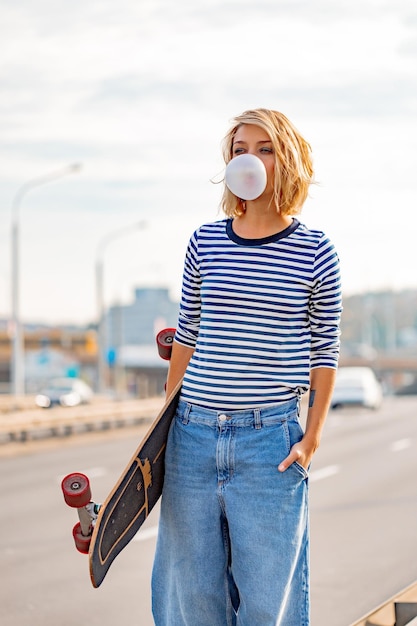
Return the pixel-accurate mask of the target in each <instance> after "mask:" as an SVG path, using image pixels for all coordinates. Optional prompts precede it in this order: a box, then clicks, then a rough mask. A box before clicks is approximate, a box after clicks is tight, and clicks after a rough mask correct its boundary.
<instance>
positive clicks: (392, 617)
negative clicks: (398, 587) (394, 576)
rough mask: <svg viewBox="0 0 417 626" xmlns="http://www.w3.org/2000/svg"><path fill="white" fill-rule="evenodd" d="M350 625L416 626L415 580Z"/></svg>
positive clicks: (416, 598) (416, 590)
mask: <svg viewBox="0 0 417 626" xmlns="http://www.w3.org/2000/svg"><path fill="white" fill-rule="evenodd" d="M350 626H417V581H416V582H414V583H413V584H412V585H410V586H409V587H406V588H405V589H403V590H402V591H400V592H399V593H397V594H396V595H395V596H393V597H392V598H390V599H389V600H387V601H386V602H384V603H383V604H381V605H380V606H379V607H377V608H375V609H374V610H373V611H371V612H370V613H368V614H367V615H364V616H363V617H361V619H359V620H358V621H357V622H355V623H354V624H351V625H350Z"/></svg>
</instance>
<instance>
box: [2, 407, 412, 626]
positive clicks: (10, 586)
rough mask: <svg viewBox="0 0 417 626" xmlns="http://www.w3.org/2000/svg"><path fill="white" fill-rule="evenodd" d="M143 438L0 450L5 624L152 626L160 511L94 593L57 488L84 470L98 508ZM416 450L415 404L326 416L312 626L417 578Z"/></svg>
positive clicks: (121, 436) (318, 465) (135, 434)
mask: <svg viewBox="0 0 417 626" xmlns="http://www.w3.org/2000/svg"><path fill="white" fill-rule="evenodd" d="M143 431H144V427H137V428H132V429H129V430H123V431H122V430H117V431H112V432H110V433H92V434H88V435H87V434H86V435H82V436H75V437H73V438H69V439H64V440H50V441H47V442H36V443H31V444H7V445H3V446H1V447H0V502H1V508H0V528H1V534H0V568H1V572H2V584H1V585H0V623H1V624H2V625H4V626H75V625H77V624H83V626H99V625H100V626H114V624H121V623H129V624H137V625H138V626H152V624H153V622H152V618H151V611H150V572H151V567H152V559H153V552H154V548H155V539H156V524H157V517H158V512H157V511H154V512H153V513H152V514H151V516H150V518H149V519H148V521H147V523H146V525H145V527H144V528H143V529H141V531H140V532H139V533H138V535H137V537H136V538H135V539H134V540H133V542H132V543H131V544H130V545H129V546H128V548H127V549H126V550H125V551H124V552H123V553H122V554H121V555H120V556H119V557H118V559H117V561H116V562H115V563H114V564H113V566H112V568H111V570H110V572H109V574H108V576H107V578H106V580H105V581H104V582H103V585H102V587H100V588H99V589H93V588H92V587H91V585H90V581H89V575H88V566H87V558H86V557H85V556H84V555H81V554H79V553H77V552H76V550H75V549H74V547H73V543H72V536H71V529H72V526H73V525H74V524H75V522H76V513H75V511H73V510H71V509H70V508H68V507H67V506H66V505H65V503H64V501H63V498H62V494H61V490H60V480H61V478H62V476H63V475H65V474H66V473H68V472H70V471H75V470H77V471H84V472H86V473H87V474H89V475H90V477H91V480H92V485H93V497H94V498H95V499H96V500H98V501H100V500H102V499H103V498H104V497H105V496H106V494H107V492H108V491H109V489H110V488H111V487H112V486H113V483H114V481H115V479H116V478H117V477H118V475H119V473H120V471H121V470H122V469H123V468H124V466H125V465H126V463H127V461H128V459H129V458H130V456H131V454H132V452H133V451H134V449H135V447H136V444H137V442H138V440H139V439H140V436H141V432H143ZM416 452H417V398H415V397H401V398H386V399H385V402H384V405H383V407H382V408H381V409H380V410H378V411H375V412H373V411H366V410H363V409H353V408H350V409H342V410H340V411H332V412H331V413H330V414H329V417H328V421H327V424H326V428H325V432H324V436H323V440H322V445H321V447H320V449H319V451H318V452H317V454H316V456H315V459H314V464H313V468H312V471H311V476H310V499H311V541H312V548H311V569H312V581H311V582H312V626H348V625H349V624H351V623H352V622H353V621H354V620H356V619H358V618H359V617H361V616H362V615H363V614H364V613H366V612H367V611H369V610H371V609H372V608H374V607H375V606H376V605H377V604H379V603H381V602H383V601H384V600H386V599H387V598H388V597H390V596H391V595H393V594H394V593H395V592H397V591H399V590H400V589H402V588H403V587H405V586H406V585H408V584H410V583H411V582H413V581H414V580H417V531H416V529H417V480H416V475H417V454H416ZM173 626H174V625H173ZM196 626H198V623H196ZM257 626H261V625H257Z"/></svg>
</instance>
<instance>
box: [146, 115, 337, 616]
mask: <svg viewBox="0 0 417 626" xmlns="http://www.w3.org/2000/svg"><path fill="white" fill-rule="evenodd" d="M241 154H250V155H255V156H257V157H258V158H259V159H260V160H261V161H262V162H263V164H264V166H265V170H266V186H265V189H264V191H263V192H262V193H261V195H259V196H258V197H257V198H255V199H254V200H247V201H244V200H243V199H242V198H239V197H237V196H236V195H235V194H233V193H232V192H231V191H230V189H228V188H227V187H225V190H224V195H223V200H222V207H223V209H224V211H225V213H226V216H227V218H226V219H225V220H221V221H219V222H216V223H213V224H207V225H205V226H202V227H201V228H200V229H198V230H197V231H196V232H195V233H194V234H193V236H192V237H191V239H190V243H189V246H188V250H187V254H186V259H185V267H184V277H183V291H182V300H181V305H180V314H179V319H178V327H177V332H176V336H175V341H174V346H173V350H172V358H171V363H170V368H169V375H168V382H167V394H168V395H169V394H170V392H171V391H172V390H173V389H174V387H175V386H176V384H177V383H178V382H179V381H180V379H182V378H183V385H182V391H181V398H180V402H179V406H178V410H177V415H176V417H175V420H174V422H173V424H172V427H171V431H170V436H169V441H168V444H167V451H166V476H165V484H164V492H163V496H162V503H161V517H160V527H159V537H158V545H157V551H156V556H155V563H154V571H153V577H152V585H153V613H154V619H155V624H156V626H226V625H227V626H230V625H239V626H308V625H309V623H310V621H309V555H308V542H309V534H308V533H309V531H308V502H307V478H308V468H309V466H310V462H311V459H312V457H313V454H314V452H315V451H316V449H317V447H318V445H319V442H320V435H321V431H322V428H323V425H324V421H325V418H326V414H327V412H328V409H329V405H330V400H331V395H332V390H333V385H334V379H335V373H336V368H337V360H338V352H339V321H340V313H341V292H340V276H339V261H338V257H337V254H336V252H335V250H334V247H333V245H332V244H331V242H330V241H329V239H328V238H327V237H326V236H325V235H324V234H323V233H322V232H320V231H317V230H310V229H309V228H307V227H306V226H304V225H303V224H301V223H300V222H299V221H298V220H297V219H295V218H294V217H293V216H294V215H296V214H297V213H299V212H300V211H301V208H302V206H303V203H304V201H305V199H306V197H307V194H308V189H309V185H310V184H311V183H312V181H313V168H312V159H311V151H310V146H309V145H308V143H307V142H306V141H305V140H304V139H303V138H302V136H301V135H300V134H299V132H298V131H297V130H296V129H295V128H294V126H293V125H292V124H291V122H290V121H289V120H288V119H287V118H286V117H285V116H284V115H282V114H281V113H278V112H276V111H271V110H266V109H256V110H252V111H246V112H245V113H243V114H242V115H240V116H238V117H236V118H235V120H234V122H233V125H232V127H231V129H230V131H229V132H228V134H227V135H226V137H225V141H224V157H225V162H226V164H228V163H229V162H230V161H231V160H232V159H234V158H235V157H237V156H239V155H241ZM226 171H227V169H226ZM307 389H310V393H309V408H308V416H307V421H306V427H305V432H303V430H302V428H301V426H300V423H299V420H298V415H299V398H300V395H301V394H303V393H305V392H306V391H307Z"/></svg>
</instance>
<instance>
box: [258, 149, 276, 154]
mask: <svg viewBox="0 0 417 626" xmlns="http://www.w3.org/2000/svg"><path fill="white" fill-rule="evenodd" d="M260 152H261V153H262V154H273V152H274V151H273V150H272V148H261V149H260Z"/></svg>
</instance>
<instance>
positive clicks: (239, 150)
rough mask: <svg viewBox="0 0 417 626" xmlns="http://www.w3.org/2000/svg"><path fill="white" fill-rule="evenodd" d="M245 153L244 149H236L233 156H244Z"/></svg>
mask: <svg viewBox="0 0 417 626" xmlns="http://www.w3.org/2000/svg"><path fill="white" fill-rule="evenodd" d="M244 152H245V150H244V148H234V149H233V154H234V155H235V156H236V155H237V154H243V153H244Z"/></svg>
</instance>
